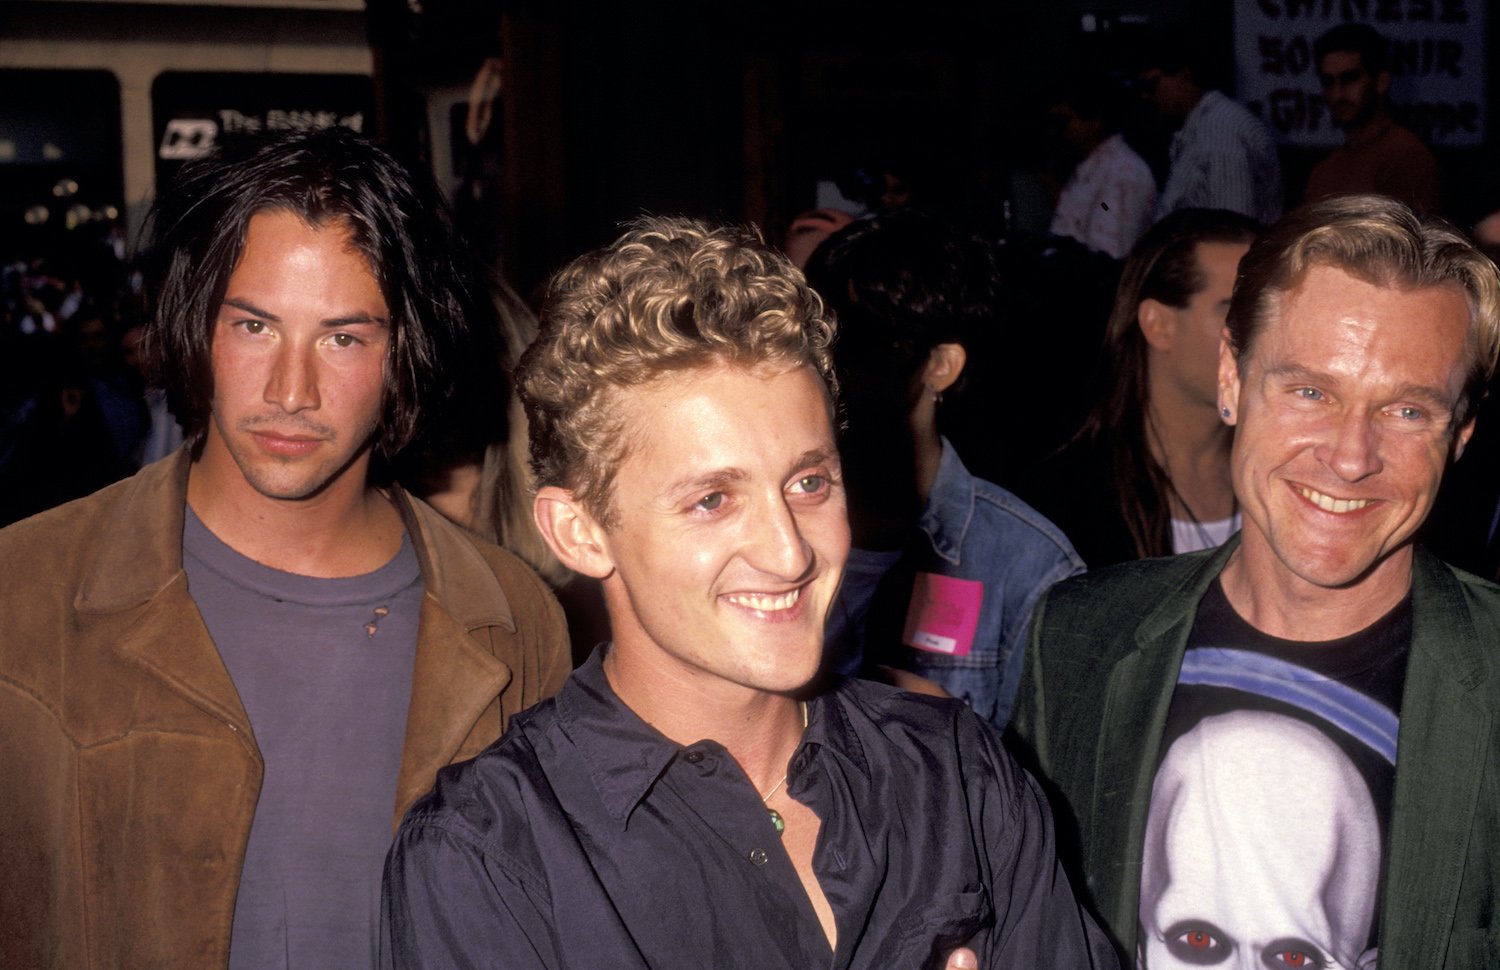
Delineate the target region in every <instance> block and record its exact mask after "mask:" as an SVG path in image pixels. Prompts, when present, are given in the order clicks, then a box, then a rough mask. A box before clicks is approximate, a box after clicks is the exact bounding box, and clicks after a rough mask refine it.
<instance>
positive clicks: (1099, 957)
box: [980, 731, 1120, 970]
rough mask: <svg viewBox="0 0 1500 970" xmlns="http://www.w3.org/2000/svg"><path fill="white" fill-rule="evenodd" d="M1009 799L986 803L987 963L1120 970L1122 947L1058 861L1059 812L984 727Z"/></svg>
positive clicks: (988, 753) (988, 750)
mask: <svg viewBox="0 0 1500 970" xmlns="http://www.w3.org/2000/svg"><path fill="white" fill-rule="evenodd" d="M981 744H983V745H984V746H985V749H986V750H985V754H986V756H987V758H986V760H988V761H989V763H990V765H991V766H992V768H993V771H994V777H995V778H996V780H997V783H998V787H999V789H1000V792H1001V796H1002V797H1001V798H999V799H997V800H995V802H993V803H989V804H986V807H985V810H984V813H983V819H984V822H983V824H984V827H985V832H984V838H985V844H986V845H987V847H988V850H989V854H990V870H991V891H992V893H993V895H994V903H995V931H994V933H993V934H991V936H990V946H989V947H988V951H989V952H987V953H986V954H984V956H983V958H982V959H981V964H980V965H981V966H983V967H994V968H1001V967H1020V966H1030V967H1056V968H1060V970H1061V968H1075V967H1076V968H1095V970H1115V968H1118V967H1119V965H1120V964H1119V961H1118V959H1117V957H1116V954H1115V950H1114V946H1113V945H1112V944H1111V943H1110V941H1109V938H1108V937H1107V936H1106V935H1105V934H1104V932H1103V931H1102V930H1101V929H1099V926H1098V924H1097V923H1096V922H1095V921H1094V919H1093V917H1092V916H1090V915H1089V914H1088V913H1087V912H1086V911H1085V910H1084V908H1083V906H1082V905H1081V904H1080V903H1079V902H1078V900H1077V898H1076V897H1075V896H1074V894H1073V888H1072V886H1071V885H1070V883H1069V881H1068V877H1067V875H1066V873H1064V871H1063V868H1062V865H1061V864H1060V863H1059V862H1058V859H1057V844H1056V841H1055V839H1054V834H1053V825H1052V810H1051V808H1050V807H1049V806H1048V804H1047V798H1046V796H1045V795H1044V794H1043V793H1042V790H1041V788H1040V786H1038V785H1037V783H1036V781H1035V780H1034V779H1033V778H1032V777H1031V776H1030V775H1029V774H1027V773H1026V771H1025V770H1024V769H1022V768H1021V767H1020V766H1019V765H1017V764H1016V763H1015V761H1014V760H1013V759H1012V758H1011V757H1010V755H1009V754H1008V753H1006V751H1005V750H1004V748H1003V747H1002V746H1001V744H1000V739H999V736H998V735H996V734H994V733H993V732H990V731H985V732H983V737H982V740H981Z"/></svg>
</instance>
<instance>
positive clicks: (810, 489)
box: [797, 475, 828, 495]
mask: <svg viewBox="0 0 1500 970" xmlns="http://www.w3.org/2000/svg"><path fill="white" fill-rule="evenodd" d="M827 487H828V479H826V478H824V477H823V476H822V475H804V476H803V477H801V478H799V479H797V489H798V491H801V492H804V493H806V494H808V495H812V494H815V493H817V492H821V491H822V490H823V489H825V488H827Z"/></svg>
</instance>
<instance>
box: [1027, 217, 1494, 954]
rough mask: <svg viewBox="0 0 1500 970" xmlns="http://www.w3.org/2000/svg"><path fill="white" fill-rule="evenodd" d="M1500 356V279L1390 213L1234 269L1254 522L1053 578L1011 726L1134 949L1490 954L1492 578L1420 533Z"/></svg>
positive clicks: (1248, 499)
mask: <svg viewBox="0 0 1500 970" xmlns="http://www.w3.org/2000/svg"><path fill="white" fill-rule="evenodd" d="M1497 347H1500V275H1497V273H1496V269H1495V266H1494V264H1493V263H1491V262H1490V261H1489V260H1488V259H1486V258H1485V257H1484V256H1483V255H1481V254H1480V253H1479V252H1478V251H1477V250H1476V249H1475V248H1474V247H1473V246H1472V245H1471V244H1470V243H1469V242H1468V241H1467V240H1466V239H1465V238H1464V237H1463V236H1462V235H1460V234H1459V233H1458V232H1457V231H1456V230H1454V229H1453V228H1452V227H1450V226H1448V225H1447V224H1446V223H1442V222H1440V221H1436V220H1422V219H1419V218H1418V217H1417V216H1415V215H1414V214H1413V213H1412V211H1411V210H1410V209H1408V208H1406V207H1405V206H1404V205H1402V204H1401V203H1399V202H1396V201H1394V200H1392V199H1388V198H1384V197H1379V196H1350V197H1347V198H1342V199H1337V200H1332V201H1329V202H1325V203H1322V204H1320V205H1317V206H1313V207H1309V208H1305V209H1301V210H1298V211H1297V212H1294V213H1292V214H1291V215H1288V216H1287V217H1286V218H1285V219H1283V220H1282V221H1281V222H1280V223H1278V224H1277V225H1275V226H1273V227H1272V228H1271V230H1270V231H1269V232H1268V233H1267V235H1265V236H1263V237H1262V238H1261V239H1260V240H1258V241H1257V242H1255V243H1254V244H1253V245H1252V246H1251V248H1250V251H1249V253H1248V254H1247V255H1246V256H1245V257H1244V259H1243V261H1242V262H1241V264H1240V277H1239V280H1238V282H1237V283H1236V286H1235V290H1234V296H1233V298H1232V301H1231V304H1230V309H1229V317H1228V326H1227V328H1226V330H1225V334H1224V342H1223V346H1222V348H1221V352H1220V366H1219V407H1220V414H1221V417H1222V419H1223V420H1224V422H1225V423H1226V424H1230V425H1233V426H1234V429H1235V438H1234V445H1233V449H1232V453H1231V458H1230V465H1231V474H1232V477H1233V482H1234V491H1235V497H1236V498H1237V500H1238V502H1239V505H1240V507H1241V509H1242V511H1243V516H1244V526H1243V529H1242V531H1241V533H1240V535H1239V537H1238V538H1237V539H1232V540H1231V541H1230V542H1229V543H1228V544H1227V545H1225V546H1224V547H1223V548H1221V549H1219V550H1217V551H1209V552H1202V553H1194V554H1191V555H1187V556H1179V557H1176V558H1173V559H1156V560H1147V561H1144V562H1140V563H1131V564H1127V565H1124V566H1119V567H1116V568H1114V569H1109V570H1102V571H1100V572H1097V573H1092V574H1089V575H1088V576H1087V577H1084V578H1081V579H1077V580H1071V581H1068V582H1067V583H1064V584H1062V585H1060V586H1058V587H1056V588H1055V589H1054V590H1053V591H1052V592H1051V593H1050V594H1049V595H1048V597H1047V599H1046V600H1044V601H1043V603H1042V605H1040V606H1039V607H1038V609H1037V612H1036V614H1035V616H1034V618H1033V625H1032V640H1031V649H1030V652H1029V654H1028V656H1027V675H1026V677H1025V679H1024V681H1023V684H1022V690H1021V698H1020V700H1019V702H1018V714H1017V718H1016V720H1015V722H1014V724H1015V726H1016V730H1017V732H1018V733H1019V734H1020V736H1021V737H1022V738H1023V739H1024V740H1025V741H1026V742H1028V743H1029V745H1030V746H1031V748H1032V750H1033V751H1034V753H1035V756H1036V763H1037V766H1038V768H1039V770H1040V772H1041V773H1042V774H1043V775H1044V776H1045V777H1046V778H1047V780H1049V781H1050V782H1051V783H1052V785H1053V786H1054V790H1055V793H1056V795H1057V796H1059V798H1060V801H1061V803H1062V804H1065V805H1066V806H1067V808H1068V810H1069V811H1068V815H1069V816H1070V817H1071V818H1072V819H1074V820H1075V821H1076V828H1071V829H1070V830H1069V831H1068V832H1066V833H1065V838H1066V840H1067V844H1069V845H1070V846H1071V847H1072V851H1071V852H1070V853H1069V854H1068V856H1067V857H1066V861H1069V862H1071V863H1072V864H1074V865H1076V866H1077V867H1078V869H1079V870H1081V871H1082V872H1083V873H1085V874H1086V875H1087V879H1088V884H1089V886H1090V888H1091V891H1092V893H1093V898H1094V902H1095V903H1096V904H1097V911H1098V912H1099V914H1100V916H1101V918H1102V919H1103V920H1104V921H1105V922H1106V923H1107V925H1108V927H1109V929H1110V932H1111V933H1112V935H1113V936H1114V938H1115V940H1116V943H1117V944H1118V946H1119V947H1120V951H1121V953H1122V955H1125V956H1127V957H1128V958H1129V959H1137V958H1139V961H1140V963H1141V964H1142V965H1144V966H1149V967H1151V968H1153V970H1155V968H1159V967H1163V966H1167V967H1179V966H1208V965H1223V966H1235V967H1245V966H1266V967H1283V966H1285V967H1295V966H1306V967H1333V966H1339V967H1354V966H1358V967H1368V966H1373V965H1374V964H1375V961H1376V960H1377V959H1378V960H1379V963H1380V965H1381V966H1393V967H1477V966H1493V965H1495V963H1496V959H1497V957H1500V952H1497V950H1496V940H1495V937H1494V934H1493V928H1494V926H1495V925H1496V919H1495V917H1496V898H1495V874H1496V873H1497V872H1500V807H1497V806H1500V769H1497V765H1500V759H1497V757H1496V754H1497V752H1500V663H1497V661H1496V654H1495V649H1494V645H1495V644H1496V642H1497V641H1500V589H1497V588H1496V587H1495V586H1493V585H1491V584H1489V583H1486V582H1483V581H1481V580H1478V579H1476V578H1474V577H1472V576H1468V575H1466V574H1464V573H1460V572H1458V571H1456V570H1454V569H1452V568H1450V567H1448V566H1446V565H1444V564H1443V563H1441V562H1439V561H1437V560H1436V559H1434V558H1433V557H1431V556H1430V555H1428V554H1426V553H1425V552H1423V551H1422V550H1421V549H1419V548H1417V547H1416V546H1415V545H1414V540H1413V537H1414V535H1415V533H1416V531H1417V528H1418V526H1420V525H1421V524H1422V521H1423V520H1424V519H1425V518H1426V516H1427V513H1428V511H1429V510H1430V509H1431V507H1432V502H1433V498H1434V496H1435V495H1436V492H1437V488H1438V484H1439V482H1440V481H1441V479H1442V475H1443V472H1444V469H1445V468H1446V467H1447V466H1448V464H1449V463H1450V462H1451V461H1453V460H1454V459H1455V458H1456V457H1457V456H1458V455H1459V453H1460V452H1462V450H1463V448H1464V445H1465V444H1466V443H1467V442H1468V440H1469V436H1470V435H1471V434H1472V432H1473V427H1474V425H1473V415H1474V411H1475V406H1476V405H1477V403H1478V401H1479V398H1480V395H1481V394H1482V393H1483V388H1484V386H1485V383H1486V381H1487V380H1488V378H1489V376H1490V375H1491V373H1492V372H1493V370H1494V368H1495V359H1496V353H1497ZM1247 752H1256V754H1255V757H1254V758H1251V757H1250V756H1249V755H1247ZM1314 752H1317V753H1316V755H1314ZM1270 764H1279V765H1281V766H1282V770H1283V772H1284V775H1283V776H1282V777H1280V778H1277V779H1275V784H1276V785H1277V786H1278V790H1276V791H1272V792H1268V791H1267V790H1266V786H1267V784H1268V779H1270V778H1271V777H1272V776H1271V773H1270V772H1269V771H1268V770H1267V766H1268V765H1270ZM1236 769H1237V770H1236ZM1255 839H1261V840H1262V843H1261V844H1259V845H1257V844H1256V843H1255V841H1254V840H1255ZM1266 839H1272V840H1275V841H1276V843H1277V844H1276V845H1271V844H1269V843H1266V842H1265V841H1264V840H1266ZM1309 839H1313V840H1315V841H1317V843H1318V844H1316V845H1311V844H1310V843H1309ZM1247 840H1248V841H1247ZM1287 845H1299V846H1302V847H1303V848H1302V851H1300V853H1299V854H1298V857H1299V858H1300V860H1301V865H1300V866H1298V867H1295V869H1296V872H1295V878H1287V877H1286V873H1287V871H1288V869H1287V867H1286V866H1284V865H1282V864H1281V863H1282V862H1284V861H1285V860H1286V858H1287V856H1286V855H1285V852H1284V849H1285V847H1286V846H1287ZM1247 860H1253V861H1250V862H1247ZM1356 863H1357V864H1356ZM1351 872H1365V873H1367V875H1366V876H1365V877H1363V878H1360V879H1352V880H1351V879H1348V878H1337V877H1336V876H1337V874H1339V873H1344V874H1347V873H1351ZM1310 885H1317V886H1319V887H1320V888H1319V889H1318V891H1317V892H1316V893H1313V894H1308V892H1307V890H1308V887H1309V886H1310Z"/></svg>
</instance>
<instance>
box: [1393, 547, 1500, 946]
mask: <svg viewBox="0 0 1500 970" xmlns="http://www.w3.org/2000/svg"><path fill="white" fill-rule="evenodd" d="M1488 676H1489V665H1488V663H1487V662H1486V660H1485V656H1484V648H1483V645H1482V644H1481V643H1480V642H1479V637H1478V635H1477V634H1476V632H1475V629H1474V624H1473V621H1472V620H1471V619H1470V615H1469V607H1468V604H1467V603H1466V602H1465V600H1464V596H1463V590H1462V588H1461V586H1460V585H1459V583H1458V581H1457V580H1456V579H1455V578H1454V577H1453V575H1452V573H1450V572H1449V571H1448V569H1447V567H1445V566H1443V565H1442V564H1441V563H1440V562H1438V561H1437V560H1436V559H1434V558H1433V557H1431V556H1429V555H1427V554H1425V553H1422V552H1418V554H1417V559H1416V563H1415V566H1414V569H1413V577H1412V645H1411V654H1410V657H1409V659H1408V660H1407V667H1406V684H1405V688H1404V690H1403V692H1402V698H1401V727H1400V733H1399V735H1398V739H1397V746H1396V790H1395V795H1394V804H1393V805H1392V810H1391V837H1390V859H1389V862H1388V865H1387V868H1386V887H1385V900H1384V909H1383V916H1382V919H1381V932H1380V951H1381V964H1382V965H1384V964H1386V963H1387V962H1388V961H1389V962H1391V965H1392V966H1412V967H1419V966H1420V967H1436V966H1441V965H1442V964H1443V956H1444V952H1445V949H1446V947H1447V942H1448V938H1449V931H1450V929H1451V924H1452V920H1453V914H1454V912H1455V907H1456V905H1457V899H1458V892H1459V888H1460V886H1461V884H1462V876H1463V867H1464V860H1465V857H1466V855H1467V854H1468V851H1469V849H1468V842H1469V837H1470V832H1471V831H1472V826H1473V821H1474V814H1475V812H1476V810H1477V806H1478V799H1479V791H1480V781H1481V779H1482V777H1483V775H1484V770H1485V767H1486V765H1487V764H1488V760H1489V759H1493V758H1494V757H1495V756H1496V753H1494V752H1489V751H1487V750H1486V748H1487V741H1488V739H1489V738H1490V736H1491V730H1492V729H1491V727H1490V719H1491V716H1492V715H1491V713H1490V712H1489V711H1487V710H1485V709H1484V707H1483V706H1482V705H1481V704H1480V702H1479V700H1478V692H1476V691H1475V687H1476V686H1478V685H1479V684H1480V683H1482V682H1483V681H1484V680H1485V679H1486V678H1487V677H1488ZM1417 914H1425V915H1423V916H1421V917H1418V915H1417Z"/></svg>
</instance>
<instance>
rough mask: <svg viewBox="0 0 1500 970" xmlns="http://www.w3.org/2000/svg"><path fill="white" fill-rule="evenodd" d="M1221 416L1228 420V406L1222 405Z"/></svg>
mask: <svg viewBox="0 0 1500 970" xmlns="http://www.w3.org/2000/svg"><path fill="white" fill-rule="evenodd" d="M1219 416H1220V417H1222V418H1223V419H1224V420H1225V421H1228V420H1229V408H1227V407H1221V408H1219Z"/></svg>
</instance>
